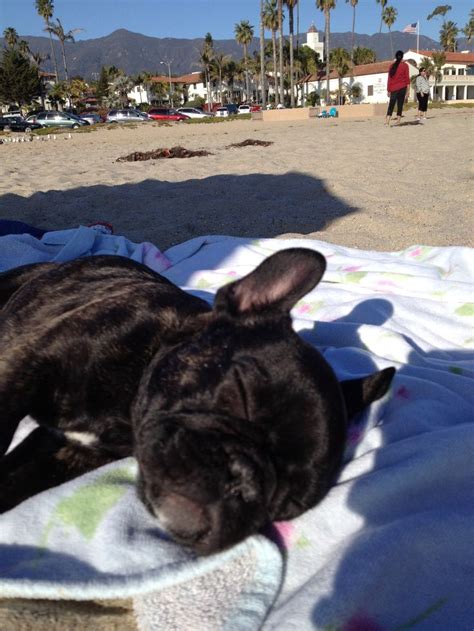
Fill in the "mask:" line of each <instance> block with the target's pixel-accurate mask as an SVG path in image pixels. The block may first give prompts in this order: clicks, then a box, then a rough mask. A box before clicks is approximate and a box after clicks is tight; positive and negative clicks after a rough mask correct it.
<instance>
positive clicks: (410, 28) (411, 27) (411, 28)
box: [402, 22, 418, 33]
mask: <svg viewBox="0 0 474 631" xmlns="http://www.w3.org/2000/svg"><path fill="white" fill-rule="evenodd" d="M417 32H418V22H413V24H407V25H406V26H405V28H404V29H403V31H402V33H417Z"/></svg>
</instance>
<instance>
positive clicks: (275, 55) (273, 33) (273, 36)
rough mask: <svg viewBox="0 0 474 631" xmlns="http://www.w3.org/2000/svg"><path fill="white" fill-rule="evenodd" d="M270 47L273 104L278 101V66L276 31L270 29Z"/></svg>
mask: <svg viewBox="0 0 474 631" xmlns="http://www.w3.org/2000/svg"><path fill="white" fill-rule="evenodd" d="M272 47H273V75H274V76H273V79H274V81H273V90H274V96H275V105H276V104H277V103H278V98H279V97H278V66H277V45H276V31H272Z"/></svg>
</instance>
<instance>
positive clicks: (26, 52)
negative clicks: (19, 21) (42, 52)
mask: <svg viewBox="0 0 474 631" xmlns="http://www.w3.org/2000/svg"><path fill="white" fill-rule="evenodd" d="M18 50H19V51H20V53H21V54H22V55H23V56H24V57H30V55H31V50H30V47H29V46H28V42H27V41H26V39H21V40H20V41H19V42H18Z"/></svg>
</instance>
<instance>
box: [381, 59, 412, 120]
mask: <svg viewBox="0 0 474 631" xmlns="http://www.w3.org/2000/svg"><path fill="white" fill-rule="evenodd" d="M409 85H410V71H409V70H408V64H407V63H406V62H404V61H403V51H402V50H397V52H396V53H395V61H394V63H393V64H392V65H391V66H390V70H389V71H388V81H387V92H388V96H389V97H390V101H389V103H388V110H387V119H386V121H385V124H386V125H390V120H391V118H392V112H393V108H394V107H395V103H396V104H397V125H398V124H399V123H400V120H401V118H402V111H403V103H404V101H405V96H406V93H407V88H408V86H409Z"/></svg>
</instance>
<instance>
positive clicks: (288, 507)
mask: <svg viewBox="0 0 474 631" xmlns="http://www.w3.org/2000/svg"><path fill="white" fill-rule="evenodd" d="M324 269H325V261H324V258H323V257H322V256H321V255H320V254H318V253H316V252H313V251H310V250H304V249H291V250H285V251H282V252H279V253H277V254H275V255H273V256H271V257H269V258H268V259H267V260H266V261H264V263H262V264H261V265H260V266H259V267H258V268H257V269H256V270H255V271H254V272H253V273H251V274H249V275H248V276H246V277H245V278H243V279H241V280H240V281H237V282H235V283H232V284H231V285H228V286H226V287H223V288H222V289H221V290H219V292H218V294H217V296H216V301H215V305H214V308H213V309H211V308H210V307H209V306H208V304H207V303H206V302H204V301H203V300H200V299H199V298H196V297H194V296H192V295H190V294H188V293H185V292H183V291H182V290H181V289H179V288H178V287H176V286H175V285H173V284H172V283H170V282H169V281H168V280H166V279H165V278H163V277H162V276H160V275H158V274H156V273H154V272H153V271H151V270H150V269H148V268H146V267H144V266H143V265H140V264H138V263H135V262H133V261H130V260H128V259H125V258H122V257H114V256H97V257H90V258H85V259H78V260H75V261H71V262H69V263H63V264H58V265H54V264H45V265H35V266H26V267H24V268H19V269H17V270H13V271H11V272H7V273H4V274H3V275H0V300H2V302H3V305H4V306H3V309H2V310H1V311H0V349H1V358H0V454H4V453H5V452H6V451H7V449H8V447H9V445H10V442H11V440H12V437H13V434H14V432H15V430H16V428H17V426H18V424H19V422H20V421H21V419H22V418H23V417H24V416H26V415H30V416H31V417H33V418H34V419H35V420H36V421H37V422H38V423H39V425H40V427H39V428H38V429H36V430H35V431H34V432H33V433H32V434H31V435H30V436H29V437H28V438H27V439H25V441H24V442H23V443H21V444H20V445H19V446H18V447H16V449H14V450H12V451H11V452H10V453H8V454H7V455H5V456H3V458H1V459H0V511H5V510H9V509H11V508H13V507H14V506H16V505H17V504H18V503H20V502H22V501H23V500H25V499H27V498H28V497H30V496H32V495H34V494H36V493H38V492H40V491H43V490H45V489H47V488H50V487H52V486H56V485H58V484H61V483H62V482H65V481H67V480H69V479H72V478H74V477H76V476H77V475H80V474H82V473H85V472H87V471H90V470H92V469H94V468H96V467H99V466H101V465H103V464H106V463H108V462H111V461H113V460H116V459H118V458H122V457H125V456H129V455H135V456H136V458H137V461H138V465H139V471H140V475H139V481H138V490H139V496H140V497H141V498H142V500H143V502H144V503H145V505H146V506H147V507H148V508H149V510H150V511H151V512H152V513H153V514H155V515H157V516H158V517H159V519H160V520H161V522H162V523H163V524H164V526H165V527H166V528H168V529H169V531H170V533H171V534H172V535H173V536H174V537H175V539H176V540H177V541H179V542H181V543H183V544H184V545H188V546H190V547H192V548H194V549H195V550H196V551H197V552H200V553H204V554H206V553H210V552H214V551H217V550H221V549H223V548H225V547H228V546H229V545H232V544H234V543H236V542H238V541H240V540H242V539H243V538H245V537H246V536H248V535H249V534H252V533H255V532H257V531H258V530H259V529H261V528H262V527H263V526H264V525H265V524H266V523H267V522H268V521H269V520H274V519H290V518H292V517H295V516H297V515H299V514H301V513H302V512H303V511H305V510H307V509H308V508H310V507H312V506H314V505H315V504H316V503H317V502H318V501H319V500H320V499H321V498H322V497H324V495H325V494H326V493H327V491H328V489H329V488H330V486H331V484H332V483H333V481H334V478H335V476H336V474H337V471H338V469H339V467H340V464H341V460H342V455H343V450H344V445H345V439H346V429H347V417H348V416H351V415H353V414H355V413H356V412H358V411H359V410H360V409H362V408H363V407H364V406H366V405H368V404H369V403H370V402H371V401H373V400H375V399H376V398H379V397H380V396H382V395H383V394H384V393H385V392H386V390H387V389H388V386H389V384H390V381H391V379H392V377H393V372H394V371H393V369H387V370H385V371H381V372H379V373H376V374H375V375H372V376H370V377H367V378H366V379H361V380H354V381H352V382H346V383H344V384H342V387H341V385H340V384H338V382H337V380H336V378H335V376H334V373H333V371H332V370H331V368H330V367H329V365H328V364H327V362H326V361H325V360H324V359H323V357H322V356H321V355H320V354H319V353H318V352H317V351H316V350H315V349H314V348H313V347H312V346H310V345H308V344H306V343H305V342H303V340H301V338H300V337H299V336H298V335H296V334H295V333H294V331H293V329H292V326H291V319H290V315H289V311H290V309H291V307H292V306H293V305H294V304H295V303H296V302H297V300H298V299H299V298H301V297H302V296H303V295H305V294H306V293H307V292H308V291H310V290H311V289H312V288H313V287H314V286H315V285H316V284H317V283H318V282H319V280H320V278H321V276H322V274H323V272H324ZM65 432H67V433H69V432H75V434H74V436H77V433H81V432H85V433H87V435H91V434H92V435H93V436H95V437H96V438H97V440H96V441H95V442H93V443H92V444H90V445H88V446H84V445H82V444H79V443H78V442H76V441H75V440H71V439H70V438H68V436H67V435H66V434H65Z"/></svg>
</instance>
